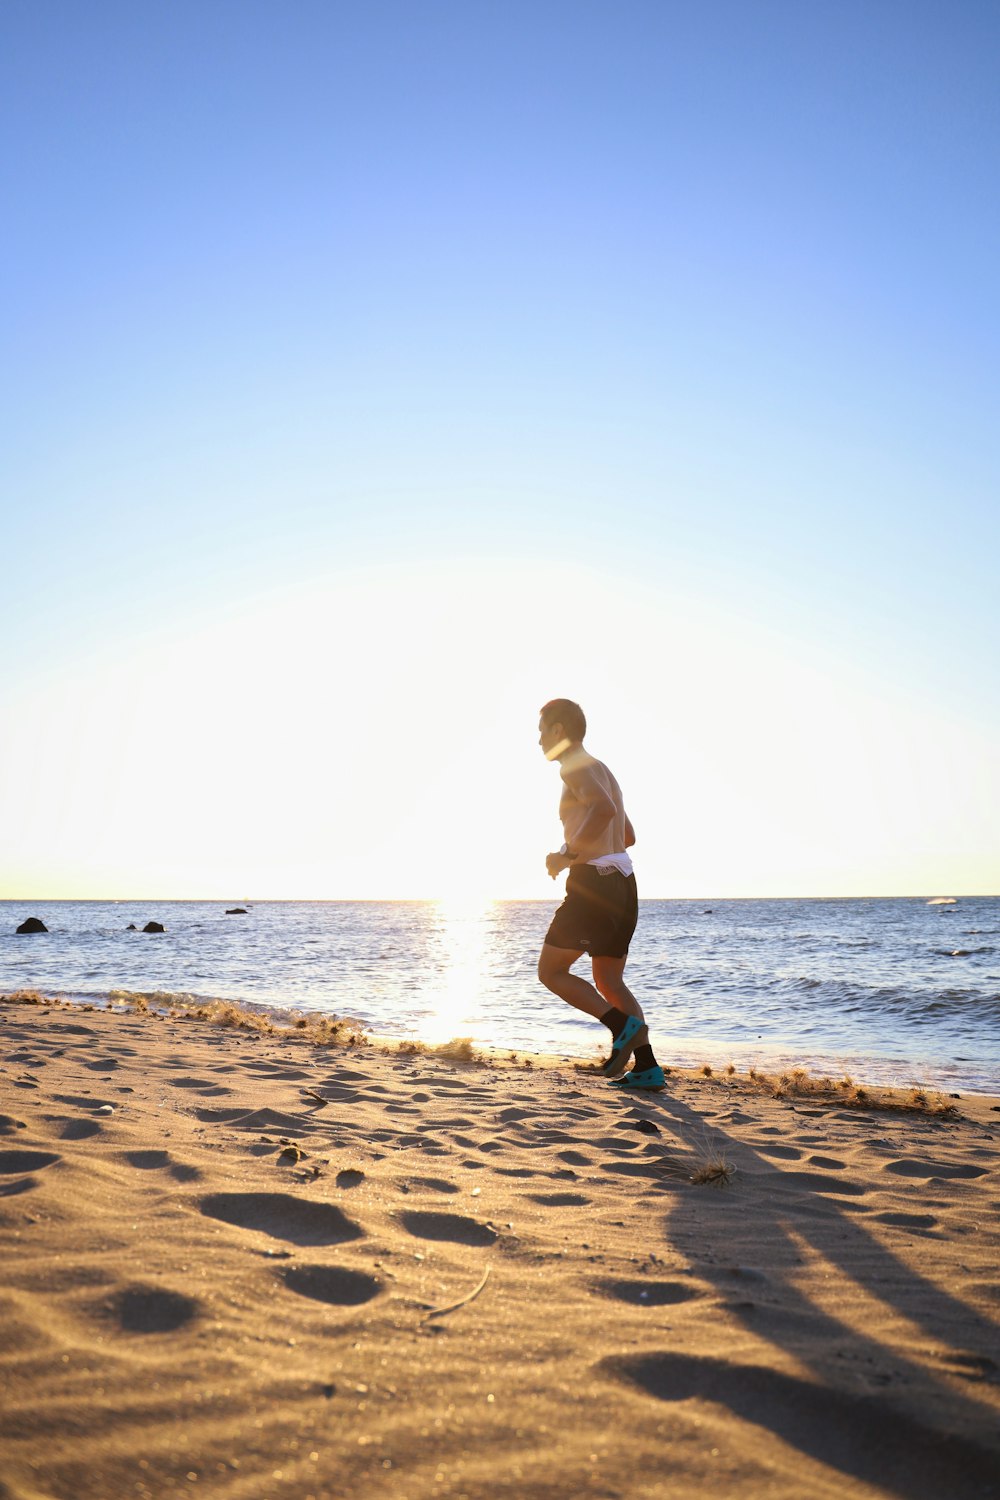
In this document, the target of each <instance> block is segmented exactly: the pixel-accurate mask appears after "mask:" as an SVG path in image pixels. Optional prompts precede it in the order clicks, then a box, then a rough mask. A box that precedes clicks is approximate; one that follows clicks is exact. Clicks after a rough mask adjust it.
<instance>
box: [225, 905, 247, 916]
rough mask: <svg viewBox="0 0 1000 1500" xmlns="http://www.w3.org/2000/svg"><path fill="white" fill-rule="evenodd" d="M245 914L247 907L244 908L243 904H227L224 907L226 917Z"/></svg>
mask: <svg viewBox="0 0 1000 1500" xmlns="http://www.w3.org/2000/svg"><path fill="white" fill-rule="evenodd" d="M246 914H247V909H246V907H245V906H227V907H226V916H227V917H245V916H246Z"/></svg>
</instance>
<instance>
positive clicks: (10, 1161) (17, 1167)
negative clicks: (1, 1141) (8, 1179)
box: [0, 1151, 62, 1176]
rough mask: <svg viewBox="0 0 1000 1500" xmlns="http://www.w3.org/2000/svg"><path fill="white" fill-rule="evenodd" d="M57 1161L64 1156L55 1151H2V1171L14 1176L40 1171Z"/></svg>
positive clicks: (0, 1170) (0, 1160)
mask: <svg viewBox="0 0 1000 1500" xmlns="http://www.w3.org/2000/svg"><path fill="white" fill-rule="evenodd" d="M57 1161H62V1157H61V1156H59V1155H58V1153H56V1152H54V1151H0V1173H2V1174H3V1175H4V1176H14V1175H15V1174H20V1173H23V1172H40V1171H41V1170H42V1168H43V1167H51V1166H52V1163H53V1162H57Z"/></svg>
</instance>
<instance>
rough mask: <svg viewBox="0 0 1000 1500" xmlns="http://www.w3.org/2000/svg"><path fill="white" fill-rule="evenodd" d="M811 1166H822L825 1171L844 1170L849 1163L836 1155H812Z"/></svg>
mask: <svg viewBox="0 0 1000 1500" xmlns="http://www.w3.org/2000/svg"><path fill="white" fill-rule="evenodd" d="M809 1166H811V1167H822V1169H823V1171H824V1172H842V1171H843V1170H844V1168H845V1167H846V1166H847V1163H846V1162H845V1161H838V1160H837V1158H836V1157H835V1156H810V1158H809Z"/></svg>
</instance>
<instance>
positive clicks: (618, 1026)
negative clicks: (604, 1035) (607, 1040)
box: [601, 1005, 628, 1038]
mask: <svg viewBox="0 0 1000 1500" xmlns="http://www.w3.org/2000/svg"><path fill="white" fill-rule="evenodd" d="M627 1020H628V1016H627V1015H626V1014H625V1012H624V1011H623V1010H616V1009H615V1007H614V1006H613V1005H612V1007H611V1009H610V1010H606V1011H605V1012H604V1014H603V1016H602V1017H601V1022H602V1023H603V1025H605V1026H606V1027H607V1028H608V1030H609V1031H610V1032H611V1035H612V1036H613V1037H616V1038H617V1037H620V1036H621V1034H622V1032H623V1031H624V1030H625V1022H626V1021H627Z"/></svg>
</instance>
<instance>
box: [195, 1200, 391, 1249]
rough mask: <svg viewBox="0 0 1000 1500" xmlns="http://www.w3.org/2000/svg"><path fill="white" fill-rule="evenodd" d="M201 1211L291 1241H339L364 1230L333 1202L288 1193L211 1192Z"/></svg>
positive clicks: (305, 1243) (337, 1243)
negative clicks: (323, 1201) (319, 1201)
mask: <svg viewBox="0 0 1000 1500" xmlns="http://www.w3.org/2000/svg"><path fill="white" fill-rule="evenodd" d="M198 1208H199V1210H200V1212H201V1213H203V1214H205V1215H206V1217H207V1218H210V1219H221V1220H222V1221H223V1223H225V1224H235V1225H236V1226H237V1228H239V1229H255V1230H257V1231H258V1232H259V1233H261V1234H267V1235H270V1236H271V1238H272V1239H275V1240H287V1241H288V1243H289V1244H291V1245H340V1244H343V1243H344V1242H345V1241H347V1240H359V1239H362V1238H363V1237H364V1233H365V1231H364V1230H363V1229H362V1228H361V1226H360V1224H356V1223H355V1222H354V1220H353V1219H349V1218H348V1217H347V1215H346V1214H345V1213H342V1212H341V1210H340V1209H339V1208H336V1207H335V1206H334V1205H333V1204H332V1203H315V1202H313V1201H312V1200H311V1199H309V1198H294V1197H292V1196H291V1194H289V1193H211V1194H209V1196H208V1197H206V1198H202V1199H201V1200H200V1202H199V1203H198Z"/></svg>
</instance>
